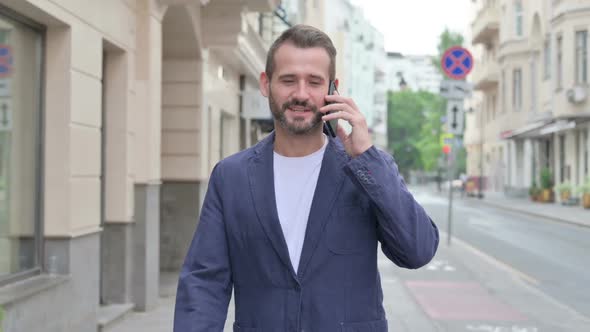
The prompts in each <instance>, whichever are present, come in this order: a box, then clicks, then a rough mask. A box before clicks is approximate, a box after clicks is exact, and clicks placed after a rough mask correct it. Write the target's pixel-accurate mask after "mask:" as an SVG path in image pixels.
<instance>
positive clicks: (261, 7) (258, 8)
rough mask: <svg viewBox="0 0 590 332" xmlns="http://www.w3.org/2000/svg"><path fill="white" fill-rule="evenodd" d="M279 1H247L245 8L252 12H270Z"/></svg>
mask: <svg viewBox="0 0 590 332" xmlns="http://www.w3.org/2000/svg"><path fill="white" fill-rule="evenodd" d="M279 2H280V1H279V0H247V1H246V6H247V7H248V10H249V11H252V12H271V11H273V10H275V8H277V6H278V5H279Z"/></svg>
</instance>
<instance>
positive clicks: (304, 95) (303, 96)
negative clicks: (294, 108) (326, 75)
mask: <svg viewBox="0 0 590 332" xmlns="http://www.w3.org/2000/svg"><path fill="white" fill-rule="evenodd" d="M293 97H294V98H296V99H297V100H301V101H305V100H308V99H309V91H308V86H307V84H306V83H305V82H300V83H299V84H297V89H296V90H295V93H294V94H293Z"/></svg>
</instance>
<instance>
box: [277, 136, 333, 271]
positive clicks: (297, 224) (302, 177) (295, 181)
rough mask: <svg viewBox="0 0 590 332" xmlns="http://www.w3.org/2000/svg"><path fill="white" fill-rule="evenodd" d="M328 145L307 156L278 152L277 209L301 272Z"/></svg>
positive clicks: (293, 257) (290, 249)
mask: <svg viewBox="0 0 590 332" xmlns="http://www.w3.org/2000/svg"><path fill="white" fill-rule="evenodd" d="M327 145H328V139H327V138H325V142H324V146H323V147H322V148H321V149H319V150H318V151H316V152H314V153H312V154H310V155H307V156H304V157H285V156H281V155H280V154H278V153H276V152H275V153H274V164H273V168H274V182H275V197H276V201H277V212H278V214H279V221H280V223H281V228H282V229H283V235H284V236H285V240H286V241H287V247H288V249H289V257H290V258H291V264H293V269H294V270H295V271H296V272H297V268H298V267H299V259H300V258H301V250H302V248H303V240H304V239H305V230H306V229H307V219H308V217H309V211H310V210H311V202H312V200H313V195H314V193H315V187H316V185H317V182H318V177H319V175H320V169H321V166H322V159H323V158H324V152H325V151H326V146H327Z"/></svg>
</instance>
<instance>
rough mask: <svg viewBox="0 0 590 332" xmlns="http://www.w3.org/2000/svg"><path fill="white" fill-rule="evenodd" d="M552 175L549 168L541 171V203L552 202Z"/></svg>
mask: <svg viewBox="0 0 590 332" xmlns="http://www.w3.org/2000/svg"><path fill="white" fill-rule="evenodd" d="M551 188H553V174H552V173H551V170H550V169H549V168H544V169H543V170H542V171H541V189H542V193H541V197H542V198H541V201H543V202H553V190H552V189H551Z"/></svg>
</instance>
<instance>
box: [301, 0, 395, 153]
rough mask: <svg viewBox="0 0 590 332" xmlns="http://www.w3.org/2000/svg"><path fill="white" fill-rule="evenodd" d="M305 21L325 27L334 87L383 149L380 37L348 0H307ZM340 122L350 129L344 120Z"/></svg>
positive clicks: (383, 90) (383, 112)
mask: <svg viewBox="0 0 590 332" xmlns="http://www.w3.org/2000/svg"><path fill="white" fill-rule="evenodd" d="M306 8H307V9H306V19H305V23H307V24H310V25H313V26H316V27H317V28H320V29H322V30H323V31H325V32H326V33H327V34H328V35H329V36H330V38H331V39H332V41H333V43H334V46H335V47H336V50H337V51H338V54H337V58H336V77H337V78H338V79H339V86H338V91H339V92H340V93H342V94H343V95H345V96H348V97H351V98H352V99H353V100H354V101H355V103H356V104H357V106H358V107H359V109H360V110H361V112H362V113H363V115H364V116H365V118H366V120H367V124H368V126H369V129H370V130H371V133H372V136H373V142H374V143H375V144H376V146H378V147H379V148H381V149H384V150H385V149H387V146H386V145H387V140H386V137H387V129H386V128H387V126H386V124H387V120H386V117H387V108H386V106H387V105H386V104H384V103H383V101H384V99H385V98H386V90H385V89H384V88H383V86H382V84H383V83H382V81H383V80H384V78H383V77H382V74H380V73H381V72H382V71H383V70H384V67H382V66H383V65H384V62H383V57H384V55H385V50H384V47H383V45H384V37H383V34H382V33H380V32H379V31H378V30H377V29H375V27H373V26H372V25H371V23H370V22H369V21H368V20H367V19H366V18H365V17H364V14H363V11H362V10H361V9H360V8H359V7H357V6H355V5H354V4H353V3H351V1H349V0H326V1H311V0H308V1H307V7H306ZM340 123H341V124H342V126H343V127H344V128H345V129H347V130H350V127H349V126H348V124H347V123H345V122H340Z"/></svg>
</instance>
